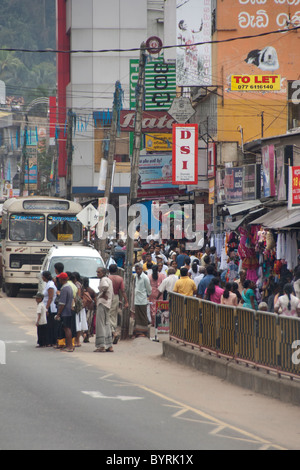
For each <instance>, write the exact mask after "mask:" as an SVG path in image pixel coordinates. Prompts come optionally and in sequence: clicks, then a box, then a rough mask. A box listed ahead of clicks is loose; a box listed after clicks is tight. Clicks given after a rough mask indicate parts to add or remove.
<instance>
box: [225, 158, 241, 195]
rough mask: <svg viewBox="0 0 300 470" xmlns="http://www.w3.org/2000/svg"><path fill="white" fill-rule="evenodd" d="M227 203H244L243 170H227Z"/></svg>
mask: <svg viewBox="0 0 300 470" xmlns="http://www.w3.org/2000/svg"><path fill="white" fill-rule="evenodd" d="M224 190H225V201H226V202H229V203H238V202H242V201H243V168H242V167H238V168H225V180H224Z"/></svg>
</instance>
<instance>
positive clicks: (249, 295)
mask: <svg viewBox="0 0 300 470" xmlns="http://www.w3.org/2000/svg"><path fill="white" fill-rule="evenodd" d="M242 300H243V305H242V307H244V308H249V309H252V310H257V301H256V298H255V283H254V282H253V281H249V280H248V279H247V280H246V281H245V282H244V289H243V290H242Z"/></svg>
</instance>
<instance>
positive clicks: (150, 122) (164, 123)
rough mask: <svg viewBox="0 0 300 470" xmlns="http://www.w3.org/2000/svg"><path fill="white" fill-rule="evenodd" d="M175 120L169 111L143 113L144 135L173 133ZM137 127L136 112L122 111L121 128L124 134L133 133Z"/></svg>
mask: <svg viewBox="0 0 300 470" xmlns="http://www.w3.org/2000/svg"><path fill="white" fill-rule="evenodd" d="M174 122H175V120H174V119H173V118H172V117H171V116H170V115H169V114H168V113H167V111H152V110H151V111H150V110H149V111H143V116H142V133H143V134H148V133H154V132H167V133H171V132H172V126H173V124H174ZM134 127H135V111H130V110H127V111H126V110H124V109H123V110H122V111H121V115H120V128H121V131H122V132H133V131H134Z"/></svg>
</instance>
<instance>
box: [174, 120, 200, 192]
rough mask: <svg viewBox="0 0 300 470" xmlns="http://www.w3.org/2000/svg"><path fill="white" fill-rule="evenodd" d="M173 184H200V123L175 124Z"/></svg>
mask: <svg viewBox="0 0 300 470" xmlns="http://www.w3.org/2000/svg"><path fill="white" fill-rule="evenodd" d="M173 184H198V124H174V125H173Z"/></svg>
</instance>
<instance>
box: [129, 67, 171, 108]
mask: <svg viewBox="0 0 300 470" xmlns="http://www.w3.org/2000/svg"><path fill="white" fill-rule="evenodd" d="M138 75H139V60H138V59H132V60H130V109H135V107H136V86H137V82H138ZM145 89H146V93H145V109H146V110H149V109H155V110H164V109H169V108H170V107H171V105H172V102H173V99H174V98H175V97H176V67H175V65H173V64H166V63H164V60H163V58H159V59H155V60H152V61H151V62H149V63H147V65H146V69H145Z"/></svg>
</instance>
